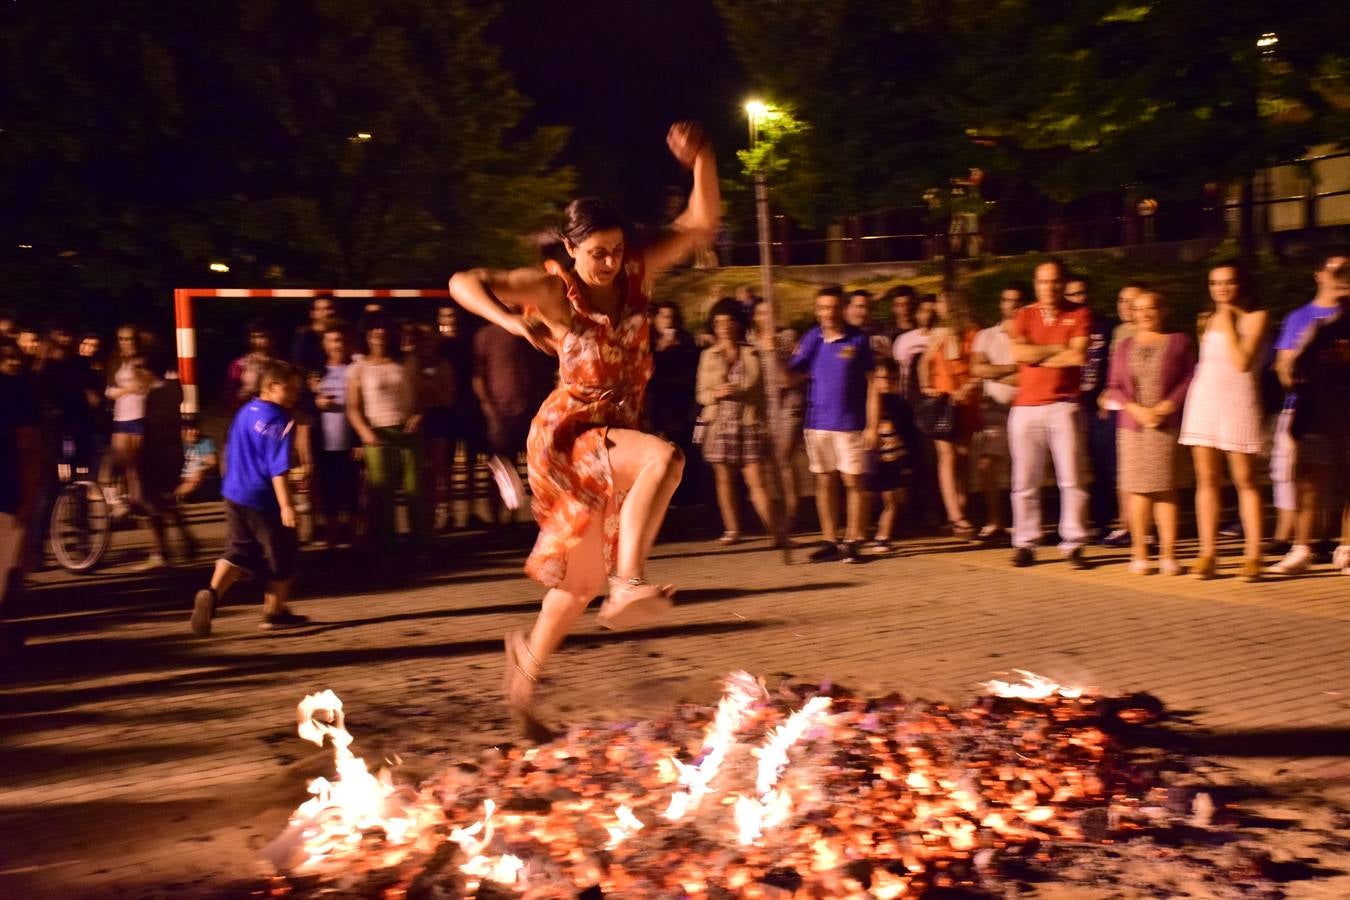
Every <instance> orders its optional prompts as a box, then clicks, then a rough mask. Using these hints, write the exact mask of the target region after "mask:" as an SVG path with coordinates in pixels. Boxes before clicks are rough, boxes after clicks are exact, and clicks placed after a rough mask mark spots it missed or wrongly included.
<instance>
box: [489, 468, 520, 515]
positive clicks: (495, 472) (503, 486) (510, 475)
mask: <svg viewBox="0 0 1350 900" xmlns="http://www.w3.org/2000/svg"><path fill="white" fill-rule="evenodd" d="M488 471H490V472H491V473H492V478H493V480H494V481H496V482H497V490H498V491H500V492H501V495H502V503H504V504H505V505H506V508H507V509H512V510H515V509H520V507H521V504H522V503H524V502H525V485H523V484H521V482H520V473H518V472H517V471H516V467H515V466H514V465H513V464H512V463H511V462H510V461H509V460H506V459H503V458H502V457H500V456H494V457H492V458H491V459H489V460H488Z"/></svg>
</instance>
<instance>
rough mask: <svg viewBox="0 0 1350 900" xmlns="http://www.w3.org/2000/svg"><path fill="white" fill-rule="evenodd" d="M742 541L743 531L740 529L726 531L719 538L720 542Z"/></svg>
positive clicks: (736, 542)
mask: <svg viewBox="0 0 1350 900" xmlns="http://www.w3.org/2000/svg"><path fill="white" fill-rule="evenodd" d="M740 542H741V533H740V532H739V531H724V532H722V536H721V537H720V538H718V539H717V543H719V544H739V543H740Z"/></svg>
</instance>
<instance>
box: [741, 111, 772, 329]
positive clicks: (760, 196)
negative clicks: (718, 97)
mask: <svg viewBox="0 0 1350 900" xmlns="http://www.w3.org/2000/svg"><path fill="white" fill-rule="evenodd" d="M768 114H769V107H768V105H767V104H765V103H764V102H762V101H760V100H751V101H749V102H747V103H746V104H745V115H746V118H747V120H748V121H749V123H750V149H751V150H753V149H755V145H756V144H758V143H759V123H760V120H761V119H763V118H765V117H766V116H767V115H768ZM755 224H756V227H757V230H758V237H759V289H760V292H761V294H762V296H763V297H764V302H765V303H767V304H769V319H770V322H771V323H772V324H773V326H774V327H775V328H776V327H777V322H778V317H777V315H776V313H777V309H776V308H775V306H774V303H773V247H772V245H771V243H770V239H769V184H768V181H767V180H766V179H765V178H764V172H763V166H757V167H756V170H755Z"/></svg>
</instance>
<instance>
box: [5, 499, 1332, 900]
mask: <svg viewBox="0 0 1350 900" xmlns="http://www.w3.org/2000/svg"><path fill="white" fill-rule="evenodd" d="M199 515H204V516H205V520H206V522H207V525H206V527H207V529H208V530H210V529H217V530H218V528H219V525H218V521H216V516H215V514H214V513H213V512H211V511H209V510H208V511H207V512H205V513H204V514H202V513H199ZM525 542H526V537H525V536H523V535H519V536H517V537H516V538H514V539H499V538H494V537H491V536H488V535H484V534H482V533H461V534H457V535H454V536H452V537H450V538H447V539H446V540H445V542H444V544H443V551H442V553H441V554H440V555H439V556H438V559H437V561H436V565H435V566H434V569H433V571H430V572H427V573H424V574H420V575H409V574H407V573H405V572H400V571H391V570H380V569H378V568H377V567H372V566H369V565H354V564H352V563H351V562H349V561H344V560H341V559H331V558H327V559H326V558H322V557H320V556H318V555H315V554H310V555H308V556H307V558H306V565H305V577H304V590H303V597H302V599H301V600H300V602H299V603H298V604H297V608H298V609H299V610H300V611H303V612H305V613H308V614H309V615H311V616H313V617H314V619H315V623H314V624H313V625H312V626H310V627H308V628H306V629H303V630H302V631H299V632H294V633H289V634H284V635H269V634H263V633H260V632H259V631H258V630H257V629H256V622H257V613H258V609H257V607H256V596H257V595H256V592H254V593H249V592H241V593H240V594H239V595H238V596H236V597H234V598H233V602H232V604H231V605H230V606H228V607H227V608H226V609H225V610H224V612H223V615H222V616H221V618H220V619H219V620H218V623H217V630H216V634H215V635H214V636H213V637H211V638H210V639H207V640H197V639H194V638H193V637H192V636H191V635H190V634H189V633H188V630H187V620H186V616H187V608H188V604H189V602H190V597H191V593H192V590H193V589H195V587H197V586H198V583H199V582H200V580H201V579H202V578H203V577H204V575H203V573H204V572H205V565H204V563H199V564H198V565H197V566H195V567H193V568H189V569H179V570H174V571H172V572H170V573H167V574H159V575H154V576H148V575H137V574H132V573H129V572H128V571H127V565H126V564H127V562H128V561H130V560H132V559H139V558H141V557H140V556H139V551H137V550H136V549H135V546H134V538H133V537H132V536H129V535H128V533H125V532H123V533H119V534H118V535H117V536H116V539H115V546H114V552H113V556H112V558H111V559H110V562H111V563H113V564H114V565H112V566H110V567H108V568H106V569H105V570H104V571H102V572H100V573H98V574H96V575H93V576H87V577H84V578H72V577H69V576H65V575H62V574H59V573H44V575H43V576H41V578H40V582H41V584H40V586H39V587H38V588H37V589H36V590H35V591H34V593H33V597H32V602H33V606H34V615H33V616H32V618H31V620H30V622H29V623H28V625H29V628H30V630H31V634H32V637H31V638H30V647H29V649H28V651H27V655H26V657H25V658H24V660H23V662H22V664H21V666H20V667H19V668H18V670H17V671H11V672H10V673H8V675H7V677H6V680H5V681H4V682H0V771H2V772H3V773H4V774H3V776H2V779H3V780H0V829H3V832H2V833H3V836H4V837H3V841H0V896H3V897H38V896H52V897H75V896H100V897H103V896H161V895H162V896H178V897H183V896H199V895H209V894H211V893H212V892H213V891H217V890H219V889H221V888H222V887H223V886H227V885H238V884H241V883H246V881H247V879H249V878H251V877H253V876H254V875H255V874H256V873H258V872H260V871H261V870H260V869H259V868H258V864H257V863H256V861H255V860H256V850H257V849H258V847H260V846H261V845H262V844H263V843H264V842H266V840H268V839H270V838H271V837H272V836H273V835H275V834H276V833H278V831H279V830H280V829H281V828H282V826H283V824H284V822H285V820H286V817H287V815H288V813H289V812H290V810H292V809H293V808H294V807H295V806H296V804H297V803H298V802H299V801H300V800H302V799H303V798H304V784H305V782H306V780H307V779H308V778H309V777H312V776H314V775H317V774H323V773H326V772H327V770H328V762H329V760H330V756H329V753H328V751H318V750H316V749H315V748H314V747H313V746H312V745H310V744H307V743H305V742H303V741H301V740H299V739H298V738H297V737H296V736H295V732H294V712H293V711H294V708H295V704H296V702H297V701H298V700H299V699H300V698H301V697H302V696H303V695H304V694H305V693H307V692H310V691H314V690H318V689H321V688H332V689H334V690H335V691H336V692H337V693H338V694H339V695H340V696H341V697H342V699H343V700H344V702H345V703H346V705H347V709H348V712H349V726H350V727H351V728H352V730H353V731H354V733H355V734H356V737H357V750H358V752H361V753H363V755H365V756H366V757H367V758H368V759H374V758H379V757H380V756H381V755H392V754H394V753H398V754H399V755H400V756H401V758H402V759H403V760H404V764H405V766H404V768H405V773H406V777H408V778H416V777H417V776H418V775H419V774H420V773H423V772H428V771H431V770H432V769H433V768H435V767H437V766H439V765H440V764H442V763H443V761H444V760H445V759H446V757H447V756H449V755H462V754H468V753H472V752H474V751H475V750H476V749H478V748H481V747H483V746H484V745H489V744H491V743H493V742H495V741H499V740H503V739H505V738H506V733H505V732H504V730H503V726H504V721H503V716H502V714H501V711H500V708H499V701H498V697H499V683H500V674H501V668H500V667H501V662H500V637H501V635H502V634H503V633H504V632H505V631H507V630H508V629H511V628H517V627H523V626H526V625H527V624H528V623H529V621H530V617H531V614H532V613H533V611H534V610H535V607H536V603H537V599H538V591H537V590H536V589H535V588H534V587H533V586H532V585H530V584H529V583H527V582H526V581H525V580H524V578H523V577H521V576H520V575H519V565H520V562H521V560H522V556H523V547H524V544H525ZM658 555H659V557H660V558H659V559H658V560H657V561H656V562H655V563H654V566H653V569H654V572H653V574H654V575H657V576H660V577H662V578H669V579H671V580H673V581H675V582H677V583H679V584H680V585H681V593H680V595H679V600H680V603H679V606H678V607H677V609H676V610H675V612H674V614H673V615H672V616H671V617H670V620H669V622H668V623H666V624H663V625H662V626H660V627H655V628H650V629H646V630H643V631H639V632H636V633H629V634H622V635H617V634H610V633H606V632H603V631H601V630H600V629H599V628H598V627H597V626H596V625H595V624H594V621H593V619H589V618H588V619H587V620H586V621H585V624H584V625H583V627H582V628H581V629H580V631H579V632H578V633H577V634H576V635H575V636H574V637H573V638H572V639H571V640H570V641H569V643H568V645H567V647H566V648H565V651H564V652H563V654H562V655H561V656H560V657H559V658H558V661H557V665H556V666H555V667H554V669H553V671H552V673H551V677H550V679H549V681H548V683H547V685H546V687H545V691H544V696H545V698H546V701H545V710H546V712H547V714H548V715H549V716H552V717H553V718H555V719H560V720H566V719H568V718H569V717H571V718H578V717H587V718H604V717H620V716H628V715H636V714H644V713H653V712H656V711H658V710H661V709H663V708H666V707H668V706H669V705H670V704H671V703H672V702H674V701H675V700H677V699H681V698H690V699H698V700H711V699H713V698H714V697H715V696H716V693H717V681H718V679H719V678H720V676H721V675H722V674H724V673H725V672H727V671H729V670H731V669H734V668H746V669H749V670H750V671H752V672H756V673H759V674H763V675H765V676H767V677H770V678H772V676H773V675H774V674H775V673H792V674H793V675H796V676H805V677H811V678H822V679H825V678H828V679H833V680H834V681H837V682H840V683H847V684H851V685H855V686H857V687H860V688H864V689H867V690H873V691H878V692H881V691H890V690H898V691H901V692H903V693H907V694H911V695H921V696H926V697H929V698H934V699H940V698H948V699H959V698H961V697H963V696H967V695H968V694H969V693H970V692H971V691H972V689H973V686H974V684H975V683H976V682H978V681H981V680H983V679H986V678H988V677H989V676H990V675H992V674H995V673H999V672H1006V671H1008V670H1011V669H1012V668H1015V667H1021V668H1028V669H1032V670H1035V671H1038V672H1042V673H1044V674H1047V675H1052V676H1056V677H1058V678H1060V679H1061V680H1065V681H1072V682H1077V683H1084V684H1091V685H1097V686H1100V687H1102V688H1103V689H1105V690H1109V691H1110V690H1146V691H1151V692H1153V693H1155V694H1157V695H1159V696H1160V697H1161V698H1162V699H1163V700H1164V701H1165V702H1166V703H1167V704H1168V705H1169V706H1170V707H1172V708H1174V709H1176V710H1182V711H1186V712H1187V713H1188V714H1189V716H1190V717H1191V719H1192V721H1193V722H1194V724H1195V726H1196V727H1197V729H1198V731H1197V732H1196V734H1195V736H1194V737H1193V739H1192V741H1191V747H1192V748H1193V749H1194V750H1195V751H1196V752H1197V753H1200V754H1202V755H1204V756H1206V757H1208V758H1211V759H1213V760H1215V764H1214V766H1212V767H1211V768H1210V771H1211V772H1212V773H1213V774H1214V775H1215V776H1216V777H1220V778H1231V779H1240V780H1242V781H1244V782H1247V783H1249V784H1251V785H1253V786H1254V787H1255V789H1256V790H1255V793H1257V794H1258V795H1259V797H1258V799H1257V800H1256V801H1255V802H1256V803H1257V806H1258V807H1259V809H1260V811H1261V813H1262V815H1264V816H1266V817H1267V818H1266V824H1267V825H1268V830H1269V833H1270V835H1271V836H1272V838H1273V839H1278V840H1280V841H1282V844H1281V846H1282V847H1283V848H1284V849H1283V850H1282V851H1281V852H1284V853H1292V854H1294V855H1300V856H1303V857H1305V858H1309V859H1318V860H1320V865H1321V866H1322V867H1323V869H1324V870H1325V871H1324V872H1323V875H1322V877H1319V878H1315V879H1312V880H1307V881H1302V882H1297V883H1294V884H1291V885H1290V886H1289V891H1290V895H1291V896H1302V897H1311V896H1327V897H1345V896H1350V874H1347V870H1350V852H1347V848H1350V841H1347V840H1346V838H1347V837H1350V835H1348V834H1347V833H1346V832H1345V831H1344V830H1343V829H1344V828H1345V825H1346V823H1347V822H1348V821H1350V813H1347V812H1346V811H1347V810H1350V666H1347V665H1346V663H1345V656H1346V650H1347V648H1350V579H1347V578H1343V577H1338V576H1334V575H1331V574H1330V573H1329V572H1326V570H1324V571H1323V572H1322V573H1318V574H1316V575H1312V576H1308V577H1305V578H1301V579H1297V580H1290V581H1284V582H1270V583H1265V584H1260V585H1246V584H1242V583H1239V582H1238V581H1237V580H1236V579H1235V578H1233V577H1231V575H1232V573H1233V568H1232V567H1231V566H1230V568H1229V569H1228V570H1226V571H1225V573H1224V574H1225V575H1228V576H1230V577H1224V578H1221V579H1219V580H1216V581H1213V582H1196V581H1192V580H1189V579H1175V578H1174V579H1166V578H1162V577H1158V576H1153V577H1147V578H1139V577H1131V576H1129V575H1127V574H1126V573H1125V566H1124V564H1123V560H1124V555H1123V552H1119V551H1116V552H1111V553H1110V554H1109V555H1108V553H1107V551H1099V555H1098V556H1097V557H1096V559H1097V562H1098V563H1099V565H1098V568H1096V569H1095V570H1094V571H1091V572H1086V573H1079V572H1073V571H1070V570H1069V569H1068V568H1067V567H1066V566H1065V565H1064V564H1062V563H1059V562H1058V561H1054V562H1051V561H1049V560H1051V559H1053V557H1054V552H1053V550H1047V551H1044V552H1043V555H1042V558H1043V559H1044V560H1046V561H1045V562H1044V563H1043V564H1040V565H1038V566H1036V567H1034V568H1032V569H1029V570H1025V571H1021V570H1019V571H1014V570H1012V569H1010V568H1009V567H1008V565H1007V551H1004V550H970V549H967V548H966V547H965V546H964V545H959V544H957V543H956V542H954V541H952V540H950V539H945V540H944V539H929V540H924V541H921V542H913V543H911V544H909V545H906V546H905V548H904V549H903V550H902V551H901V552H899V553H897V554H896V555H894V556H892V557H889V558H885V559H879V560H876V561H872V562H869V563H868V564H866V565H862V566H844V565H841V564H830V565H823V566H822V565H816V566H810V565H804V564H803V565H797V566H794V567H791V568H787V567H784V566H783V565H782V564H781V562H780V560H779V557H778V556H777V555H775V554H773V553H770V552H769V551H768V550H767V549H765V548H764V544H763V542H751V543H747V544H744V545H741V546H736V547H731V548H723V547H720V546H718V545H716V544H712V543H709V542H683V543H663V544H662V545H660V546H659V548H658ZM1233 556H1234V557H1235V556H1236V551H1233ZM118 564H120V565H118ZM1284 826H1288V827H1284ZM1294 826H1298V827H1294ZM1337 826H1339V827H1340V828H1341V829H1342V830H1341V831H1340V832H1339V834H1337V833H1336V827H1337ZM1305 829H1312V830H1305ZM1317 830H1320V832H1321V834H1320V836H1319V834H1318V833H1317ZM1280 831H1285V832H1288V833H1287V834H1285V835H1284V836H1283V837H1282V838H1281V836H1280V834H1279V832H1280ZM1293 832H1297V834H1293ZM1291 835H1292V836H1291ZM1319 842H1320V843H1319ZM1333 847H1339V848H1340V849H1339V850H1334V849H1330V848H1333Z"/></svg>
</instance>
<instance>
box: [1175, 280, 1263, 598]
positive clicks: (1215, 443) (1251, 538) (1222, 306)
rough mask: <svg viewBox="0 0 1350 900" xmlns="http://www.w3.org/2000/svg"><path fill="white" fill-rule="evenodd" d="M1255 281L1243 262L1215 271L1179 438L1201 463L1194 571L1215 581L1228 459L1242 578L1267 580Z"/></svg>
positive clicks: (1260, 327)
mask: <svg viewBox="0 0 1350 900" xmlns="http://www.w3.org/2000/svg"><path fill="white" fill-rule="evenodd" d="M1247 288H1248V285H1247V281H1246V278H1245V277H1244V274H1243V270H1242V268H1241V267H1240V266H1239V265H1238V264H1236V263H1221V264H1219V265H1217V266H1215V267H1214V268H1212V269H1210V270H1209V296H1210V299H1212V300H1213V301H1214V309H1213V311H1212V312H1209V313H1205V314H1204V315H1202V316H1201V317H1200V323H1199V329H1200V362H1199V365H1197V366H1196V368H1195V377H1194V379H1193V380H1192V381H1191V389H1190V393H1189V394H1188V395H1187V397H1186V407H1185V411H1184V413H1183V415H1182V420H1181V439H1180V443H1181V444H1183V445H1186V446H1189V447H1190V448H1191V453H1192V455H1193V457H1194V460H1195V482H1196V487H1195V520H1196V528H1197V530H1198V531H1199V537H1200V554H1199V556H1198V557H1196V560H1195V562H1194V563H1192V565H1191V574H1192V575H1195V576H1196V577H1198V578H1213V577H1214V573H1215V570H1216V568H1217V565H1218V552H1217V550H1216V548H1215V544H1216V541H1217V537H1218V529H1219V504H1220V491H1221V489H1222V478H1223V463H1224V456H1225V455H1226V456H1227V457H1228V473H1229V475H1230V477H1231V478H1232V480H1233V485H1234V487H1236V488H1237V494H1238V513H1239V515H1240V516H1241V518H1242V531H1243V541H1244V546H1243V559H1242V568H1241V569H1240V571H1239V573H1238V574H1239V577H1241V578H1242V580H1244V581H1258V580H1260V578H1261V492H1260V491H1259V490H1258V489H1257V486H1256V479H1255V476H1254V472H1255V456H1256V454H1257V453H1259V452H1260V451H1261V447H1262V434H1261V396H1260V389H1259V384H1258V381H1257V374H1258V367H1259V364H1260V358H1261V348H1262V343H1263V341H1264V338H1265V334H1266V312H1265V310H1261V309H1252V308H1251V301H1250V297H1249V295H1248V290H1247Z"/></svg>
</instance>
